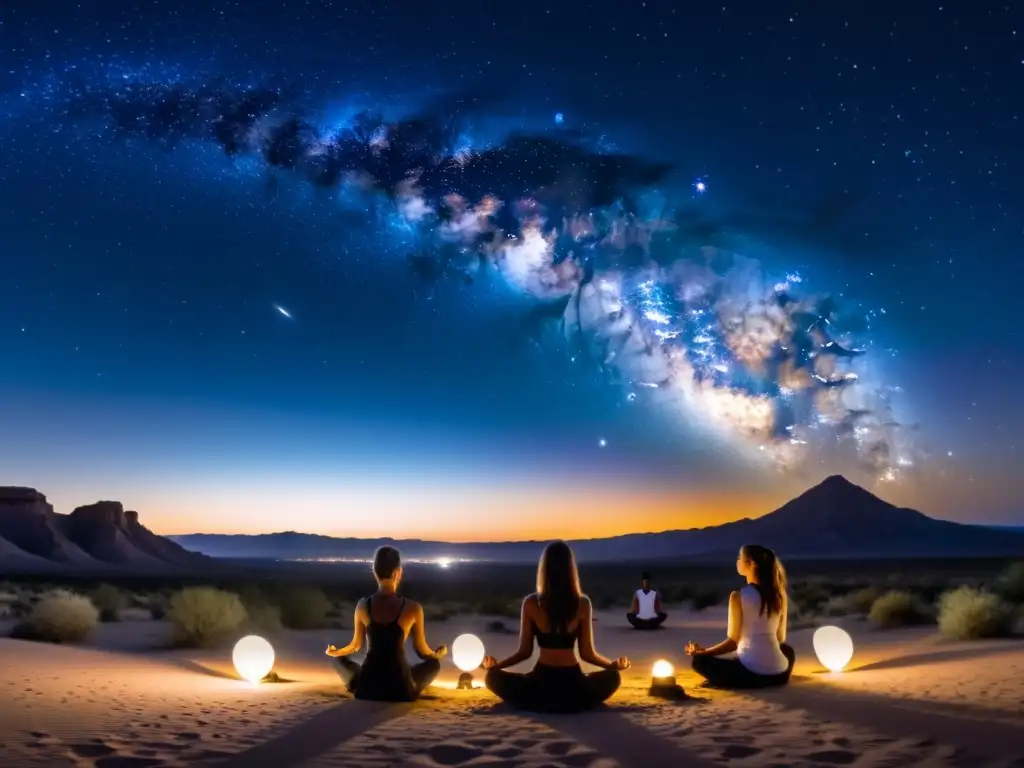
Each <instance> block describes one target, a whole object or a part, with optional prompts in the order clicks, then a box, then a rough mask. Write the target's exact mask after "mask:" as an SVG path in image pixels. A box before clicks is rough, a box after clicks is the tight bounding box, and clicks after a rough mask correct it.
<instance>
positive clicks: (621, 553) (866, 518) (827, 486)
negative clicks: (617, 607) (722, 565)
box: [170, 475, 1024, 562]
mask: <svg viewBox="0 0 1024 768" xmlns="http://www.w3.org/2000/svg"><path fill="white" fill-rule="evenodd" d="M170 538H171V539H173V540H174V541H176V542H178V543H179V544H181V545H182V546H185V547H188V548H189V549H192V550H195V551H197V552H202V553H204V554H207V555H210V556H212V557H222V558H246V559H280V560H292V559H314V558H319V559H326V558H339V559H340V558H346V559H347V558H353V559H354V558H367V557H369V555H370V553H372V552H373V550H374V549H375V548H376V547H378V546H380V545H382V544H392V545H394V546H397V547H399V548H400V549H401V550H402V553H403V554H404V555H405V556H406V557H408V558H410V559H436V558H439V557H451V558H468V559H473V560H493V561H503V562H526V561H535V560H536V559H537V556H538V554H539V552H540V550H541V548H542V547H543V545H544V542H538V541H527V542H503V543H470V544H466V543H446V542H440V541H422V540H419V539H409V540H398V541H396V540H394V539H354V538H334V537H331V536H318V535H315V534H306V533H295V532H286V533H270V534H260V535H229V534H189V535H185V536H171V537H170ZM746 543H758V544H764V545H766V546H769V547H771V548H772V549H774V550H775V551H776V552H778V553H779V554H780V555H781V556H783V557H789V558H804V559H808V558H886V557H892V558H897V557H988V556H992V557H996V556H1017V555H1024V532H1017V531H1007V530H1005V529H1004V530H1001V531H996V530H993V529H991V528H987V527H983V526H975V525H963V524H961V523H952V522H948V521H945V520H936V519H934V518H930V517H927V516H926V515H923V514H921V513H920V512H917V511H915V510H912V509H905V508H901V507H896V506H893V505H892V504H889V503H888V502H886V501H883V500H882V499H880V498H878V497H877V496H875V495H874V494H872V493H870V492H869V491H867V490H865V489H863V488H861V487H860V486H857V485H854V484H853V483H851V482H850V481H848V480H847V479H846V478H844V477H842V476H840V475H833V476H831V477H828V478H826V479H825V480H824V481H823V482H822V483H820V484H819V485H816V486H814V487H813V488H811V489H810V490H808V491H806V492H805V493H803V494H801V495H800V496H798V497H797V498H795V499H793V500H792V501H790V502H788V503H787V504H785V505H783V506H782V507H780V508H779V509H777V510H775V511H774V512H770V513H769V514H767V515H764V516H763V517H758V518H756V519H750V518H744V519H742V520H737V521H735V522H732V523H725V524H724V525H716V526H711V527H708V528H691V529H688V530H676V531H664V532H662V533H636V534H629V535H625V536H616V537H613V538H607V539H587V540H581V541H574V542H572V545H573V548H574V549H575V551H576V554H577V557H578V558H579V559H580V560H589V561H605V562H607V561H613V560H620V561H622V560H643V559H647V560H656V559H668V558H680V557H686V558H710V557H717V556H728V555H729V554H731V553H732V552H735V551H736V550H737V549H738V548H739V547H740V546H741V545H743V544H746Z"/></svg>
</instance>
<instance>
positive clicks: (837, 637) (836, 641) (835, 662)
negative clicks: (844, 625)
mask: <svg viewBox="0 0 1024 768" xmlns="http://www.w3.org/2000/svg"><path fill="white" fill-rule="evenodd" d="M813 642H814V653H815V654H816V655H817V657H818V661H820V662H821V666H823V667H825V669H828V670H831V671H832V672H842V671H843V668H844V667H845V666H846V665H847V664H849V663H850V659H852V658H853V638H852V637H850V635H849V633H848V632H847V631H846V630H844V629H840V628H839V627H833V626H829V627H820V628H819V629H816V630H815V631H814V638H813Z"/></svg>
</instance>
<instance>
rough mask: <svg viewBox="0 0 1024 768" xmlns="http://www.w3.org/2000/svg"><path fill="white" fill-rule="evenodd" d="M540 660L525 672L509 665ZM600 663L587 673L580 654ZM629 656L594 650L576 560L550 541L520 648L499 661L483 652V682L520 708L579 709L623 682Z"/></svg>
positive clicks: (522, 626) (525, 612)
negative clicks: (536, 656)
mask: <svg viewBox="0 0 1024 768" xmlns="http://www.w3.org/2000/svg"><path fill="white" fill-rule="evenodd" d="M535 638H536V640H537V645H538V646H540V658H539V659H538V660H537V664H536V665H535V666H534V668H533V670H532V671H531V672H529V673H527V674H525V675H524V674H517V673H514V672H508V671H506V669H507V668H508V667H512V666H515V665H516V664H518V663H520V662H521V661H526V660H527V659H529V658H530V656H531V655H532V654H533V641H534V639H535ZM577 643H578V644H579V652H580V659H582V660H583V661H585V662H587V663H588V664H593V665H594V666H596V667H601V669H600V670H599V671H597V672H590V673H584V671H583V670H582V669H581V668H580V664H579V660H577V658H576V653H575V648H576V645H577ZM629 666H630V665H629V659H627V658H626V657H625V656H623V657H620V658H618V659H616V660H615V661H612V660H610V659H606V658H605V657H604V656H602V655H601V654H599V653H598V652H597V650H595V648H594V629H593V608H592V607H591V605H590V599H589V598H588V597H587V596H586V595H584V594H583V593H582V592H581V590H580V578H579V574H578V573H577V571H576V559H575V558H574V557H573V554H572V550H571V549H570V548H569V545H568V544H566V543H565V542H564V541H554V542H552V543H550V544H548V545H547V547H545V549H544V553H543V554H542V555H541V557H540V565H539V567H538V568H537V593H536V594H533V595H530V596H529V597H527V598H526V599H525V600H524V601H523V612H522V617H521V618H520V622H519V649H518V650H517V651H516V652H515V653H513V654H512V655H511V656H509V657H508V658H505V659H502V660H501V661H497V660H496V659H494V658H493V657H491V656H485V657H484V662H483V667H484V669H486V670H487V676H486V678H485V684H486V685H487V687H488V688H489V689H490V690H491V691H492V692H493V693H494V694H495V695H496V696H499V697H500V698H502V699H504V700H505V701H507V702H508V703H509V704H511V705H512V706H514V707H518V708H519V709H526V710H531V711H534V712H579V711H582V710H585V709H590V708H591V707H595V706H597V705H598V704H600V703H601V702H603V701H604V700H605V699H607V698H608V697H609V696H611V695H612V694H613V693H615V691H617V690H618V688H619V684H620V683H621V682H622V681H621V677H620V675H619V672H620V671H621V670H623V669H629Z"/></svg>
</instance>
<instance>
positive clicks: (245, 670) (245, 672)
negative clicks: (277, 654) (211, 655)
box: [231, 635, 274, 684]
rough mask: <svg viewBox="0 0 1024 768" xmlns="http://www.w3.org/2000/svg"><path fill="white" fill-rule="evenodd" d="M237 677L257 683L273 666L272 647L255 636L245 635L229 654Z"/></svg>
mask: <svg viewBox="0 0 1024 768" xmlns="http://www.w3.org/2000/svg"><path fill="white" fill-rule="evenodd" d="M231 661H233V662H234V664H235V670H236V671H237V672H238V676H239V677H241V678H242V679H243V680H248V681H249V682H250V683H253V684H255V683H258V682H259V681H260V680H262V679H263V678H264V677H266V676H267V675H268V674H270V670H271V669H272V668H273V666H274V648H273V646H272V645H271V644H270V643H268V642H267V641H266V640H264V639H263V638H262V637H258V636H257V635H246V636H245V637H243V638H242V639H241V640H239V641H238V642H237V643H235V650H234V651H232V653H231Z"/></svg>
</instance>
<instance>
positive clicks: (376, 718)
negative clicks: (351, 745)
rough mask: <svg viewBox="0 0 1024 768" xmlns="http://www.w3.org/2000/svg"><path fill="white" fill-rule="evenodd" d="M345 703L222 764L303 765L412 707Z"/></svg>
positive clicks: (235, 767)
mask: <svg viewBox="0 0 1024 768" xmlns="http://www.w3.org/2000/svg"><path fill="white" fill-rule="evenodd" d="M354 703H355V702H354V701H352V700H346V701H343V702H342V703H340V704H337V705H335V706H333V707H331V708H330V709H326V710H324V711H323V712H320V713H318V714H316V715H313V716H312V717H310V718H309V719H308V720H304V721H303V722H301V723H299V724H298V725H296V726H295V727H293V728H291V729H289V730H288V731H287V732H285V733H283V734H281V735H280V736H277V737H276V738H273V739H270V740H269V741H265V742H263V743H262V744H259V745H257V746H255V747H253V748H251V749H247V750H245V751H244V752H239V753H238V754H235V755H232V756H231V757H229V758H227V759H226V760H224V762H222V763H220V765H222V766H225V767H227V766H230V767H231V768H243V767H244V768H268V766H274V768H284V767H285V766H291V765H303V764H305V763H307V762H308V761H310V760H313V759H315V758H317V757H320V756H321V755H324V754H326V753H328V752H330V751H331V750H333V749H336V748H337V747H338V746H339V745H341V744H342V743H344V742H346V741H348V740H349V739H351V738H354V737H356V736H358V735H359V734H361V733H364V732H366V731H369V730H370V729H372V728H376V727H377V726H378V725H380V724H381V723H384V722H387V721H388V720H391V719H393V718H396V717H401V716H402V715H404V714H406V713H407V712H408V711H409V710H410V709H411V708H412V706H413V705H412V704H404V703H403V704H392V703H388V702H377V701H360V702H358V704H357V705H356V706H353V704H354Z"/></svg>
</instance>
